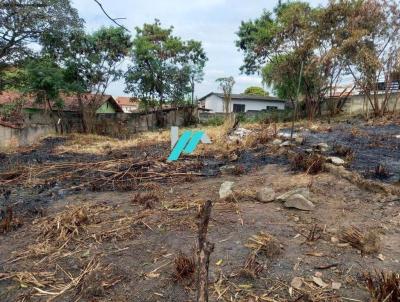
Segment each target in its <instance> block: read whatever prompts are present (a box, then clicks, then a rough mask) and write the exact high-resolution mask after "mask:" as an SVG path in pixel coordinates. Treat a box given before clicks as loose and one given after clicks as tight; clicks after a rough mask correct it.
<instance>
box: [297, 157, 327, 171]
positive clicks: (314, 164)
mask: <svg viewBox="0 0 400 302" xmlns="http://www.w3.org/2000/svg"><path fill="white" fill-rule="evenodd" d="M325 161H326V160H325V157H323V156H322V155H320V154H317V153H311V154H306V153H296V154H295V155H294V156H293V157H292V159H291V161H290V166H291V168H292V170H294V171H304V172H306V173H307V174H313V175H315V174H318V173H320V172H323V171H324V170H325Z"/></svg>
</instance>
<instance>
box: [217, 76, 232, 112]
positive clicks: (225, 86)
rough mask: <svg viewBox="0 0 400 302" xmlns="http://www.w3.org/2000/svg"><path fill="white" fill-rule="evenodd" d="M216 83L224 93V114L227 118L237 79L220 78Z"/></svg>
mask: <svg viewBox="0 0 400 302" xmlns="http://www.w3.org/2000/svg"><path fill="white" fill-rule="evenodd" d="M216 82H217V83H218V85H219V87H220V88H221V89H222V91H223V93H224V112H225V115H226V117H228V114H229V112H230V106H231V100H232V90H233V86H234V85H235V79H234V78H233V77H226V78H219V79H217V80H216Z"/></svg>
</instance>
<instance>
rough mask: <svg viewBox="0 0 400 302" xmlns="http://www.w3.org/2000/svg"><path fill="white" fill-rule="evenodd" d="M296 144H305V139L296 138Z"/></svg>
mask: <svg viewBox="0 0 400 302" xmlns="http://www.w3.org/2000/svg"><path fill="white" fill-rule="evenodd" d="M295 142H296V143H297V144H299V145H302V144H304V137H302V136H298V137H296V139H295Z"/></svg>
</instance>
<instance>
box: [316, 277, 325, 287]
mask: <svg viewBox="0 0 400 302" xmlns="http://www.w3.org/2000/svg"><path fill="white" fill-rule="evenodd" d="M312 279H313V281H314V283H315V284H317V285H318V286H319V287H322V288H325V287H327V286H328V284H326V283H325V282H324V281H322V279H321V278H318V277H312Z"/></svg>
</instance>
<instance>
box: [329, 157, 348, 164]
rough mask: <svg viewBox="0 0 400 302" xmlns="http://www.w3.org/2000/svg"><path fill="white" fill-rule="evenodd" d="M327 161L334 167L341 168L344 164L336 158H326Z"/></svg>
mask: <svg viewBox="0 0 400 302" xmlns="http://www.w3.org/2000/svg"><path fill="white" fill-rule="evenodd" d="M327 160H328V161H329V162H331V163H332V164H334V165H336V166H342V165H344V164H345V163H346V162H345V161H344V160H343V159H341V158H340V157H336V156H330V157H328V158H327Z"/></svg>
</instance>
